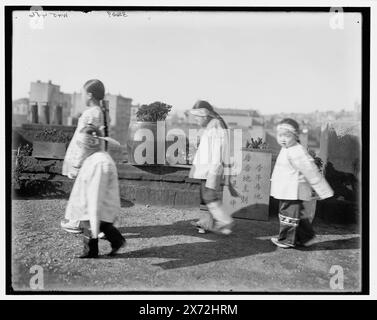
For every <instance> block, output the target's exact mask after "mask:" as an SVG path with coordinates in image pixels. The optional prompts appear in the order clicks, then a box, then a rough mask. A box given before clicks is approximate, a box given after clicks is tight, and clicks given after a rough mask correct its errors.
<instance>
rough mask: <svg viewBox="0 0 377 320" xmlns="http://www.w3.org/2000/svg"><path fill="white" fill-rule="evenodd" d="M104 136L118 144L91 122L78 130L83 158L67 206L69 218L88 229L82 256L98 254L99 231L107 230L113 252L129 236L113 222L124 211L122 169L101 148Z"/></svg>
mask: <svg viewBox="0 0 377 320" xmlns="http://www.w3.org/2000/svg"><path fill="white" fill-rule="evenodd" d="M101 140H105V141H108V142H109V143H114V144H118V145H119V143H118V142H117V141H115V140H114V139H112V138H109V137H102V136H101V132H100V131H99V130H98V128H96V127H95V126H92V125H87V126H85V127H84V128H82V129H81V130H80V132H78V134H77V137H76V140H75V142H76V143H77V144H79V146H80V148H81V149H80V150H81V151H82V152H81V156H82V158H83V162H82V165H81V168H80V171H79V173H78V175H77V178H76V180H75V183H74V186H73V189H72V192H71V195H70V197H69V201H68V205H67V208H66V218H67V219H69V220H70V221H79V222H80V223H81V225H82V227H83V233H84V252H83V254H82V256H80V258H96V257H97V256H98V234H99V233H100V232H103V233H104V234H105V236H106V239H107V240H108V241H110V243H111V248H112V250H111V252H110V255H114V254H116V253H117V251H118V250H119V249H120V248H121V247H123V246H124V245H125V243H126V240H125V239H124V237H123V236H122V235H121V233H120V232H119V231H118V229H116V228H115V227H114V225H113V223H114V221H115V220H116V219H117V217H118V215H119V213H120V195H119V184H118V173H117V168H116V166H115V163H114V160H113V159H112V158H111V156H110V155H109V154H108V153H107V152H106V151H103V150H101Z"/></svg>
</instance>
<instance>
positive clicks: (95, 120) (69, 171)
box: [61, 79, 105, 233]
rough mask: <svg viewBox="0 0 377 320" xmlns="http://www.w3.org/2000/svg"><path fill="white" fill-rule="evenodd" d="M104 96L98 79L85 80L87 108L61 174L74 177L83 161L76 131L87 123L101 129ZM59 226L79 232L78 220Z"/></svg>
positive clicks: (73, 138)
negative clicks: (101, 104)
mask: <svg viewBox="0 0 377 320" xmlns="http://www.w3.org/2000/svg"><path fill="white" fill-rule="evenodd" d="M104 97H105V87H104V85H103V83H102V82H101V81H100V80H96V79H93V80H89V81H87V82H86V83H85V84H84V86H83V89H82V91H81V98H82V101H83V104H84V105H85V106H87V107H88V108H87V109H86V110H85V111H84V112H83V114H82V115H81V117H80V118H79V121H78V124H77V128H76V131H75V133H74V135H73V137H72V140H71V142H70V144H69V146H68V149H67V151H66V154H65V158H64V162H63V170H62V174H63V175H65V176H68V177H69V178H70V179H74V178H76V176H77V174H78V171H79V169H80V167H81V165H82V162H83V157H82V156H83V152H82V150H81V148H80V146H79V145H78V144H77V143H76V140H77V135H78V133H79V132H80V131H81V130H82V129H83V128H84V127H85V126H87V125H93V126H95V127H96V128H98V129H100V131H102V127H103V125H104V118H103V113H102V110H101V107H100V101H101V100H102V99H103V98H104ZM61 227H62V228H63V229H64V230H65V231H68V232H71V233H81V232H82V229H81V228H80V221H75V220H69V221H68V222H64V221H62V222H61Z"/></svg>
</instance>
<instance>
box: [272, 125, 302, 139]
mask: <svg viewBox="0 0 377 320" xmlns="http://www.w3.org/2000/svg"><path fill="white" fill-rule="evenodd" d="M277 130H287V131H289V132H291V133H293V134H294V135H295V136H298V132H297V130H296V129H295V127H294V126H292V125H290V124H289V123H281V124H278V126H277Z"/></svg>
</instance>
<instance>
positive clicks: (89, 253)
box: [79, 237, 98, 259]
mask: <svg viewBox="0 0 377 320" xmlns="http://www.w3.org/2000/svg"><path fill="white" fill-rule="evenodd" d="M79 258H80V259H86V258H98V239H88V238H86V237H84V252H83V254H82V255H81V256H79Z"/></svg>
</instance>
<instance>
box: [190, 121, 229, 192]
mask: <svg viewBox="0 0 377 320" xmlns="http://www.w3.org/2000/svg"><path fill="white" fill-rule="evenodd" d="M228 154H229V143H228V136H227V132H226V130H225V129H223V128H222V127H221V124H220V121H219V120H218V119H213V120H211V121H210V122H209V123H208V125H207V127H206V128H205V129H204V131H203V134H202V136H201V138H200V144H199V147H198V150H197V151H196V153H195V156H194V160H193V162H192V165H193V166H192V169H191V171H190V175H189V176H190V178H194V179H203V180H207V181H206V187H207V188H210V189H215V190H216V189H218V187H219V186H220V182H221V177H222V175H223V173H224V165H225V164H229V160H228V159H227V157H228Z"/></svg>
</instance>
